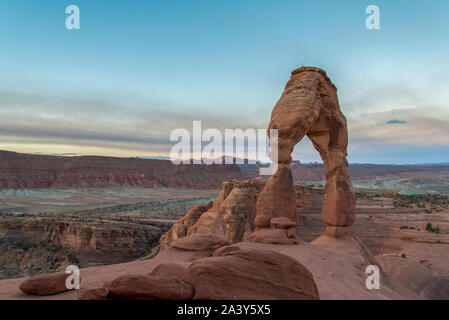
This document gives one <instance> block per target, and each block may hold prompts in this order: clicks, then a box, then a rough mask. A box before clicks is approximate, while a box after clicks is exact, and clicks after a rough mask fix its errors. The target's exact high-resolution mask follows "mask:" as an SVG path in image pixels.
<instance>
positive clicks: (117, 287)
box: [104, 275, 193, 300]
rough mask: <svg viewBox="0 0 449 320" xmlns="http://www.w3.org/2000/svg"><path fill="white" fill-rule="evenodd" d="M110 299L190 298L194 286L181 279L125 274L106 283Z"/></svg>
mask: <svg viewBox="0 0 449 320" xmlns="http://www.w3.org/2000/svg"><path fill="white" fill-rule="evenodd" d="M104 288H105V289H107V290H108V291H109V292H108V295H107V298H109V299H139V300H140V299H143V300H190V299H191V298H192V296H193V288H192V287H191V286H190V285H189V284H188V283H186V282H184V281H181V280H179V279H165V278H162V277H159V276H154V275H125V276H121V277H119V278H117V279H115V280H112V281H111V282H109V283H107V284H105V286H104Z"/></svg>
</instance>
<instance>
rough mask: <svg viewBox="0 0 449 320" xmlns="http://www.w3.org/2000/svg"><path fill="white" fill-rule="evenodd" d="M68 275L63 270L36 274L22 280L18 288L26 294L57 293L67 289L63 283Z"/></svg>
mask: <svg viewBox="0 0 449 320" xmlns="http://www.w3.org/2000/svg"><path fill="white" fill-rule="evenodd" d="M69 276H70V274H67V273H65V272H57V273H50V274H40V275H36V276H34V277H31V278H28V279H26V280H24V281H23V282H22V283H21V284H20V286H19V289H20V290H21V291H22V292H24V293H26V294H33V295H39V296H43V295H53V294H58V293H61V292H64V291H67V290H69V289H67V287H66V283H65V282H66V279H67V277H69Z"/></svg>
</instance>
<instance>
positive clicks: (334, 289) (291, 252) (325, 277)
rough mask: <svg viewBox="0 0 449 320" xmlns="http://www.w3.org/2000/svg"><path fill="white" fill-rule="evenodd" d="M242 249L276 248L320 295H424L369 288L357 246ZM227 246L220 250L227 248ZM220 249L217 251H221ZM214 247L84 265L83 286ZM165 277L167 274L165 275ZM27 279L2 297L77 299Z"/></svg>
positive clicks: (269, 247)
mask: <svg viewBox="0 0 449 320" xmlns="http://www.w3.org/2000/svg"><path fill="white" fill-rule="evenodd" d="M236 245H237V246H238V247H239V248H240V249H241V250H246V249H250V250H253V249H255V250H260V251H263V252H266V251H275V252H277V253H279V254H283V255H286V256H288V257H290V258H292V259H294V260H296V261H297V262H299V263H300V264H301V265H303V266H304V267H305V268H306V269H307V270H309V271H310V273H311V274H312V276H313V279H314V281H315V283H316V286H317V288H318V294H319V296H320V299H420V298H421V297H419V296H418V295H416V294H414V293H413V292H411V291H410V290H408V289H406V288H405V287H403V286H401V285H400V284H397V283H394V282H392V281H390V280H388V279H387V278H383V277H381V283H382V286H381V289H380V290H368V289H366V287H365V280H366V277H367V275H366V274H365V268H366V266H367V265H368V264H370V262H369V261H367V260H366V259H365V258H364V257H363V256H361V255H359V254H356V253H355V252H356V249H354V250H350V251H349V252H346V251H345V250H332V249H328V248H320V247H317V246H313V245H311V244H308V243H306V242H301V243H300V244H295V245H275V244H262V243H257V242H240V243H238V244H236ZM226 248H227V247H222V248H220V249H218V250H221V251H226V250H225V249H226ZM218 250H217V251H218ZM212 253H213V251H212V250H206V251H187V250H180V249H175V248H168V249H165V250H162V251H161V252H160V253H159V254H158V256H156V257H155V258H154V259H151V260H142V261H134V262H128V263H123V264H115V265H110V266H99V267H90V268H85V269H81V277H82V279H83V281H82V283H81V289H83V290H87V289H95V288H101V287H103V286H104V285H105V284H106V283H108V282H110V281H112V280H114V279H117V278H119V277H121V276H126V275H142V276H145V275H147V274H148V273H149V272H151V271H152V270H153V269H154V268H155V267H157V266H158V265H160V264H162V263H177V264H181V265H183V266H186V267H189V266H190V265H191V264H192V263H193V262H195V261H198V260H199V259H202V258H207V257H212ZM164 278H165V277H164ZM22 281H23V279H11V280H3V281H0V299H76V298H77V292H76V291H77V290H75V291H74V290H72V291H67V292H63V293H61V294H57V295H52V296H41V297H39V296H34V295H26V294H24V293H22V292H21V291H20V290H19V288H18V287H19V284H20V283H21V282H22Z"/></svg>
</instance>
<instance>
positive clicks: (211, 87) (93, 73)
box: [0, 0, 449, 164]
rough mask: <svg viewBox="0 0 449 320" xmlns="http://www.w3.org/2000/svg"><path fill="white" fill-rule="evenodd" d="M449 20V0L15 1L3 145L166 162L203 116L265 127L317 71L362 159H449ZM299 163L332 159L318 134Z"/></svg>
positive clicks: (7, 6) (220, 123) (3, 6)
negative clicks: (71, 26)
mask: <svg viewBox="0 0 449 320" xmlns="http://www.w3.org/2000/svg"><path fill="white" fill-rule="evenodd" d="M69 5H77V6H78V7H79V9H80V29H79V30H67V28H66V25H65V22H66V18H67V17H68V15H67V14H66V13H65V10H66V7H67V6H69ZM369 5H376V6H378V7H379V9H380V29H379V30H368V29H367V28H366V26H365V19H366V18H367V17H368V14H366V13H365V8H366V7H367V6H369ZM448 14H449V2H448V1H447V0H433V1H431V2H430V1H416V0H413V1H412V0H408V1H402V0H394V1H391V0H389V1H386V0H370V1H363V0H348V1H330V0H329V1H326V0H322V1H312V0H310V1H301V0H295V1H290V0H278V1H274V0H214V1H210V0H208V1H203V0H188V1H187V0H176V1H175V0H167V1H148V0H147V1H143V0H134V1H122V0H116V1H107V0H71V1H63V0H57V1H56V0H54V1H50V0H41V1H34V0H33V1H31V0H20V1H17V0H2V1H1V2H0V70H1V72H0V149H1V150H10V151H17V152H26V153H47V154H76V155H86V154H94V155H110V156H123V157H134V156H147V157H151V156H167V155H168V154H169V152H170V149H171V147H172V146H173V142H170V141H169V137H170V133H171V132H172V131H173V130H174V129H177V128H185V129H187V130H189V131H192V121H194V120H199V121H201V122H202V127H203V129H206V128H216V129H218V130H221V131H223V130H224V129H226V128H230V129H232V128H243V129H245V128H254V129H259V128H266V127H267V125H268V122H269V117H270V113H271V110H272V108H273V107H274V105H275V104H276V101H277V100H278V99H279V97H280V95H281V93H282V91H283V88H284V86H285V83H286V81H287V80H288V79H289V77H290V72H291V71H292V70H294V69H296V68H298V67H301V66H303V65H309V66H316V67H320V68H322V69H324V70H325V71H326V72H327V73H328V75H329V77H330V78H331V80H332V81H333V83H334V84H335V85H336V86H337V88H338V95H339V99H340V105H341V109H342V111H343V113H344V114H345V115H346V117H347V119H348V130H349V147H348V159H349V161H350V162H359V163H396V164H402V163H439V162H448V161H449V75H448V71H449V19H448ZM293 158H294V159H296V160H301V161H304V162H309V161H319V156H318V154H317V152H316V151H315V150H313V147H312V146H311V144H310V142H309V141H308V140H307V138H305V139H304V140H303V141H302V142H301V143H299V144H298V145H297V146H296V148H295V151H294V154H293Z"/></svg>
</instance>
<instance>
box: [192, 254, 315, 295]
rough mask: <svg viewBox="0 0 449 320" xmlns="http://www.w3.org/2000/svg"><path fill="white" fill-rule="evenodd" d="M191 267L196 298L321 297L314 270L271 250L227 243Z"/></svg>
mask: <svg viewBox="0 0 449 320" xmlns="http://www.w3.org/2000/svg"><path fill="white" fill-rule="evenodd" d="M217 251H218V252H217V253H216V254H214V255H215V256H214V257H211V258H205V259H200V260H198V261H196V262H194V263H193V264H192V265H191V266H190V267H189V269H188V271H187V281H188V282H189V283H190V284H191V285H192V286H193V288H194V291H195V295H194V297H193V299H199V300H203V299H208V300H210V299H212V300H215V299H216V300H219V299H225V300H228V299H229V300H244V299H251V300H264V299H283V300H312V299H319V295H318V289H317V287H316V284H315V282H314V280H313V276H312V274H311V273H310V272H309V271H308V270H307V269H306V268H305V267H304V266H303V265H301V264H300V263H299V262H297V261H296V260H294V259H292V258H290V257H288V256H285V255H283V254H280V253H277V252H275V251H271V250H257V249H240V248H239V247H238V246H232V247H223V248H220V249H218V250H217Z"/></svg>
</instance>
